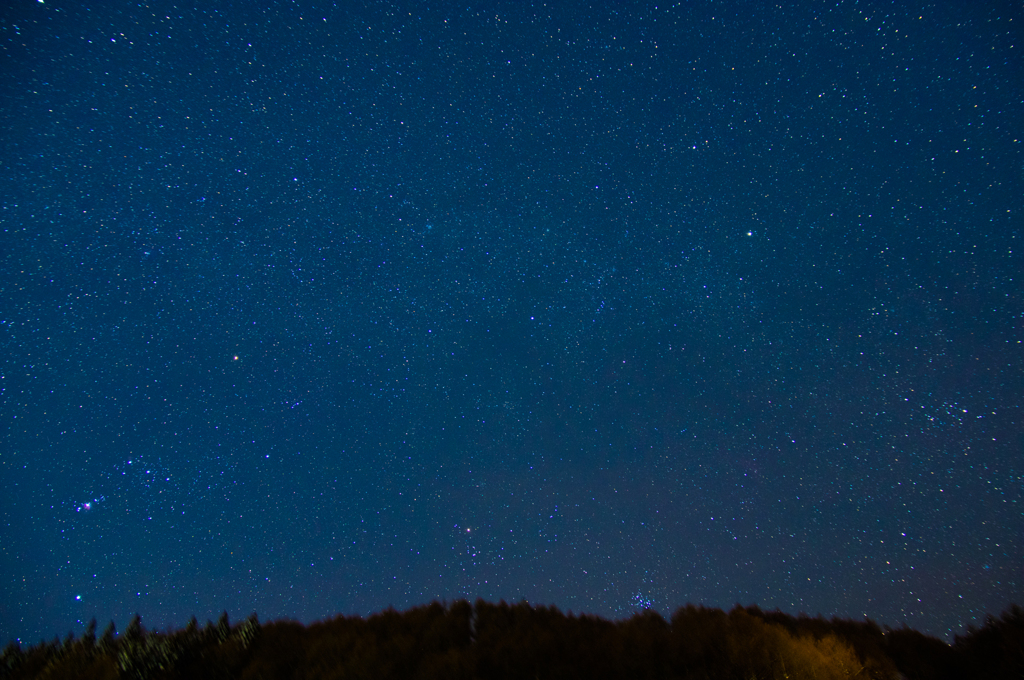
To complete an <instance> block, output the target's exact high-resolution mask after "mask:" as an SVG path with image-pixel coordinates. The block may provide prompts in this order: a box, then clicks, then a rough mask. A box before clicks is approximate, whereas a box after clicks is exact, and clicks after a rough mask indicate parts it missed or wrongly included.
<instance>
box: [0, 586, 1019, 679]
mask: <svg viewBox="0 0 1024 680" xmlns="http://www.w3.org/2000/svg"><path fill="white" fill-rule="evenodd" d="M0 678H3V679H4V680H6V679H8V678H10V679H11V680H15V679H21V678H60V679H68V680H71V679H82V680H115V679H118V680H120V679H132V680H163V679H168V680H169V679H172V678H189V679H196V680H202V679H205V678H211V679H213V678H216V679H218V680H220V679H227V678H239V679H244V680H258V679H262V680H272V679H274V680H276V679H289V680H311V679H313V678H324V679H328V678H330V679H335V678H336V679H338V680H341V679H343V678H344V679H347V678H374V679H386V678H402V679H403V680H404V679H417V678H419V679H423V680H428V679H432V678H453V679H458V678H465V679H466V680H470V679H480V680H485V679H490V678H495V679H497V678H508V679H512V678H530V679H533V678H538V679H539V678H581V679H582V678H586V679H588V680H592V679H600V678H680V679H685V680H719V679H722V680H733V679H735V680H751V679H758V680H769V679H771V680H774V679H782V678H791V679H794V680H798V679H803V678H806V679H808V680H810V679H815V680H845V679H849V678H858V679H864V680H868V679H870V680H902V679H903V678H906V679H908V680H954V679H957V680H960V679H968V680H970V679H974V678H977V679H979V680H980V679H981V678H985V679H992V680H999V679H1002V678H1007V679H1009V678H1012V679H1013V680H1020V679H1021V678H1024V610H1022V609H1021V608H1020V607H1019V606H1017V605H1012V606H1010V608H1008V609H1007V610H1006V611H1004V612H1003V613H1002V614H1001V615H1000V616H999V617H994V616H989V617H988V618H987V620H986V622H985V624H984V625H982V626H981V627H969V628H968V630H967V631H966V632H965V633H964V634H963V635H958V636H957V637H956V639H955V642H954V643H953V644H947V643H946V642H943V641H942V640H939V639H937V638H934V637H930V636H928V635H924V634H923V633H920V632H918V631H916V630H913V629H910V628H907V627H906V626H904V627H903V628H900V629H891V628H888V627H886V628H885V629H884V630H883V629H882V628H881V627H879V626H878V625H877V624H876V623H875V622H873V621H871V620H870V619H864V620H851V619H839V618H832V619H825V618H822V617H820V616H819V617H814V618H812V617H808V616H804V615H801V616H791V615H789V614H785V613H783V612H780V611H769V612H765V611H762V610H760V609H759V608H758V607H756V606H750V607H741V606H739V605H737V606H736V607H734V608H733V609H732V610H731V611H728V612H725V611H723V610H721V609H713V608H708V607H703V606H694V605H686V606H685V607H681V608H679V609H678V610H676V612H675V613H674V614H673V615H672V617H671V619H670V620H666V619H665V618H663V617H662V616H661V615H659V614H658V613H656V612H653V611H644V612H638V613H636V614H634V615H633V616H632V617H630V618H628V619H624V620H621V621H609V620H607V619H603V618H601V617H598V616H591V615H587V614H582V615H574V614H572V613H571V612H569V613H568V614H566V613H563V612H561V611H560V610H559V609H558V608H556V607H544V606H533V605H530V604H528V603H526V602H521V603H518V604H507V603H505V602H504V601H501V602H499V603H497V604H492V603H488V602H485V601H483V600H477V602H476V603H475V604H470V603H469V602H467V601H466V600H458V601H455V602H452V603H446V604H445V603H438V602H434V603H432V604H429V605H424V606H420V607H414V608H412V609H409V610H407V611H404V612H398V611H395V610H394V609H390V608H389V609H387V610H385V611H383V612H380V613H377V614H374V615H372V616H369V617H367V618H363V617H359V616H338V617H335V618H333V619H330V620H326V621H322V622H318V623H314V624H311V625H309V626H304V625H302V624H300V623H297V622H295V621H288V620H283V621H274V622H271V623H267V624H261V623H260V622H259V620H258V618H257V617H256V615H255V614H253V615H252V616H250V617H248V618H247V619H245V620H244V621H242V622H240V623H237V624H236V625H231V624H230V622H229V620H228V615H227V613H224V614H223V615H221V617H220V620H219V621H218V622H217V623H213V622H212V621H208V622H207V624H206V625H205V626H204V627H200V626H199V625H198V623H197V621H196V620H195V618H194V617H193V619H192V620H191V621H190V622H189V623H188V625H186V626H185V628H183V629H180V630H176V631H166V632H160V631H147V630H146V629H145V628H144V627H143V626H142V621H141V619H140V618H139V616H138V615H136V616H135V618H134V619H132V621H131V623H130V624H129V625H128V627H127V628H126V629H125V631H124V633H123V634H121V635H117V633H116V630H115V628H114V624H113V622H111V624H110V625H109V626H107V628H106V630H105V631H104V632H103V633H102V634H101V635H100V637H99V638H97V637H96V622H95V620H94V621H92V622H91V623H90V624H89V626H88V628H87V629H86V631H85V633H84V634H83V635H81V636H80V637H75V635H74V634H72V633H69V634H68V636H67V638H65V639H64V640H63V641H61V640H60V639H59V638H55V639H54V640H53V641H52V642H40V643H39V644H36V645H33V646H31V647H29V648H27V649H22V648H21V647H20V646H19V645H18V644H16V643H11V644H8V645H7V647H6V648H5V649H4V651H3V653H2V656H0Z"/></svg>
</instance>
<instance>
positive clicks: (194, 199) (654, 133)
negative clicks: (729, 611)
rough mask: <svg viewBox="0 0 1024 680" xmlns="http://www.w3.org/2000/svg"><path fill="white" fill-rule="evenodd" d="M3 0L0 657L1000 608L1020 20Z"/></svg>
mask: <svg viewBox="0 0 1024 680" xmlns="http://www.w3.org/2000/svg"><path fill="white" fill-rule="evenodd" d="M338 5H339V6H333V5H330V4H328V3H312V2H305V3H302V2H294V3H293V2H278V3H271V5H270V8H269V9H266V10H262V9H256V8H254V7H252V6H251V3H233V4H232V3H218V2H212V3H202V4H201V5H188V4H172V3H169V2H154V3H150V4H138V3H116V2H109V3H99V4H97V5H95V6H83V5H82V3H78V2H73V3H69V2H61V1H57V0H47V1H46V2H45V3H42V2H37V1H35V0H33V1H32V2H18V3H11V4H10V5H6V4H5V9H3V10H0V63H2V68H0V117H2V124H3V130H4V134H3V135H2V140H0V145H2V146H0V148H2V152H0V186H2V191H0V202H2V205H0V347H2V351H0V422H2V423H3V425H2V428H0V509H2V520H3V521H2V526H0V573H2V574H3V576H2V581H0V641H6V640H10V639H14V638H17V639H21V640H22V641H26V642H34V641H36V640H38V639H39V638H40V637H47V638H50V637H52V636H53V635H55V634H61V635H63V634H64V633H66V632H67V631H68V630H69V629H75V630H80V628H81V626H82V625H83V624H84V623H85V622H86V621H88V620H89V619H90V618H91V617H93V616H95V617H96V618H97V619H99V621H100V623H101V625H102V624H103V623H104V622H105V621H107V620H109V619H111V618H113V619H114V620H115V621H116V622H117V623H118V625H119V626H120V627H122V628H123V627H124V625H125V624H126V623H127V621H128V619H129V618H130V616H131V615H132V614H134V613H135V612H139V613H141V614H142V617H143V622H144V624H146V625H147V626H149V627H167V626H180V625H183V624H184V623H185V622H186V621H187V619H188V618H189V617H190V616H192V615H193V614H195V615H196V616H197V617H199V618H200V619H201V620H203V619H205V618H207V617H216V615H217V614H219V612H220V611H221V610H224V609H226V610H227V611H228V612H229V613H230V614H231V615H232V617H235V618H237V617H240V616H245V615H247V614H249V613H250V612H252V611H253V610H255V611H256V612H258V613H259V615H260V617H261V618H262V619H264V620H267V619H272V618H278V617H284V616H287V617H294V618H297V619H300V620H302V621H311V620H315V619H319V618H322V617H325V616H329V615H333V614H336V613H362V614H366V613H369V612H371V611H375V610H379V609H381V608H384V607H386V606H388V605H394V606H395V607H398V608H404V607H408V606H410V605H414V604H419V603H424V602H428V601H430V600H432V599H435V598H438V599H440V598H446V599H449V600H450V599H453V598H458V597H468V598H476V597H478V596H480V597H484V598H487V599H490V600H497V599H498V598H504V599H506V600H509V601H512V600H520V599H522V598H526V599H528V600H529V601H530V602H533V603H538V604H556V605H558V606H559V607H561V608H563V609H572V610H573V611H583V612H591V613H596V614H600V615H604V616H609V617H618V616H623V615H627V614H629V613H630V612H632V611H633V610H635V609H638V608H641V607H647V606H651V607H654V608H656V609H658V610H660V611H662V612H663V613H668V612H670V611H671V610H672V609H674V608H675V607H677V606H679V605H682V604H684V603H686V602H696V603H704V604H707V605H711V606H722V607H729V606H731V605H732V604H733V603H735V602H742V603H744V604H748V603H756V604H758V605H760V606H761V607H763V608H775V607H779V608H781V609H783V610H785V611H789V612H798V611H805V612H809V613H812V614H814V613H819V612H820V613H822V614H825V615H839V616H852V617H861V616H863V615H865V614H866V615H868V616H870V617H872V618H874V619H876V620H879V621H880V622H882V623H887V624H891V625H898V624H901V623H902V622H904V621H905V622H907V623H908V624H909V625H911V626H912V627H915V628H918V629H919V630H923V631H926V632H929V633H932V634H937V635H940V636H949V635H951V634H952V633H955V632H959V631H960V630H961V629H962V627H963V626H965V625H966V624H968V623H972V622H973V623H977V622H979V621H980V620H981V619H982V617H983V616H984V614H985V613H986V612H998V611H1000V610H1001V609H1003V608H1004V607H1005V606H1006V605H1007V604H1009V603H1010V602H1011V601H1012V600H1014V599H1016V600H1017V601H1020V599H1021V598H1020V593H1021V587H1022V575H1024V545H1022V539H1021V537H1022V536H1024V519H1022V511H1024V499H1022V495H1024V494H1022V490H1024V477H1022V475H1024V438H1022V435H1021V420H1022V417H1024V415H1022V413H1021V407H1022V404H1024V395H1022V386H1024V375H1022V367H1024V366H1022V349H1024V348H1022V344H1021V341H1022V339H1024V300H1022V285H1021V279H1022V276H1024V272H1022V267H1021V254H1020V250H1021V246H1022V243H1021V239H1022V236H1021V228H1022V220H1021V216H1022V210H1024V205H1022V203H1024V201H1022V197H1024V190H1022V189H1024V186H1022V185H1024V181H1022V180H1024V174H1022V173H1024V154H1022V144H1021V139H1022V138H1021V135H1022V134H1024V131H1022V121H1024V117H1022V113H1024V104H1022V102H1024V77H1022V73H1024V69H1022V59H1021V50H1022V44H1024V43H1022V39H1021V38H1022V31H1021V29H1022V26H1024V12H1022V11H1021V7H1020V5H1019V3H1009V2H1007V3H980V2H979V3H967V2H963V3H960V2H952V3H936V4H929V5H907V4H906V3H888V2H865V1H861V2H853V1H842V2H838V3H836V2H796V3H783V7H781V8H779V7H768V6H767V5H766V3H762V2H738V1H737V2H684V3H675V4H668V3H666V4H664V5H663V4H656V3H612V4H611V5H609V4H606V3H596V4H594V5H588V4H585V3H548V4H541V3H532V4H531V3H525V2H510V3H494V2H489V3H463V4H460V5H457V6H456V5H454V4H452V3H412V2H410V3H394V4H392V3H363V4H362V8H357V7H356V5H357V3H348V2H346V3H338Z"/></svg>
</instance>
